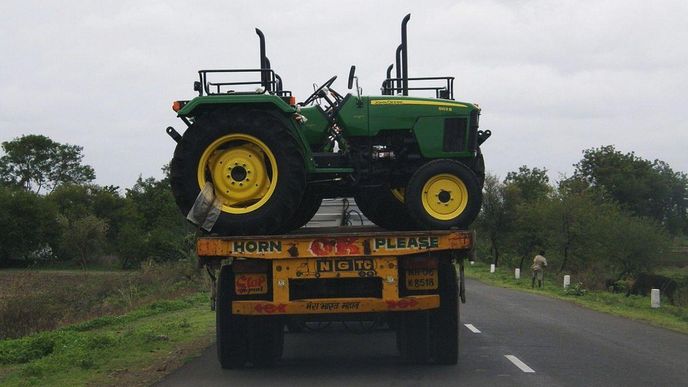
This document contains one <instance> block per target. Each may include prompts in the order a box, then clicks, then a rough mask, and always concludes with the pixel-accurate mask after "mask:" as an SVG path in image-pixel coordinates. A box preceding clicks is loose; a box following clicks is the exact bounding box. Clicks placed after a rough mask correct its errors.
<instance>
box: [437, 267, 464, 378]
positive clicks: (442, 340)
mask: <svg viewBox="0 0 688 387" xmlns="http://www.w3.org/2000/svg"><path fill="white" fill-rule="evenodd" d="M438 275H439V294H440V308H439V309H437V310H435V311H433V312H432V315H431V318H430V326H431V328H432V329H431V332H432V336H433V337H432V343H433V349H432V357H433V358H434V360H435V362H436V363H438V364H447V365H453V364H456V363H457V361H458V357H459V287H458V282H457V278H456V267H455V266H454V265H453V264H452V263H451V262H443V263H442V264H441V265H440V268H439V273H438Z"/></svg>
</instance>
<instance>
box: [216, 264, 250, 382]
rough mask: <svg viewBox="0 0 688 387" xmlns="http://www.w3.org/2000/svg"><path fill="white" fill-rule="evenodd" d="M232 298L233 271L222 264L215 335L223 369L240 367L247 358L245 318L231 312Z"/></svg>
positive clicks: (218, 286) (218, 355)
mask: <svg viewBox="0 0 688 387" xmlns="http://www.w3.org/2000/svg"><path fill="white" fill-rule="evenodd" d="M233 298H234V272H232V267H231V266H223V267H222V269H220V277H219V278H218V281H217V306H216V308H215V335H216V338H217V359H218V360H219V361H220V365H221V366H222V368H224V369H233V368H241V367H243V366H244V364H245V363H246V360H247V350H248V348H247V340H246V337H247V325H246V319H245V317H242V316H236V315H234V314H233V313H232V299H233Z"/></svg>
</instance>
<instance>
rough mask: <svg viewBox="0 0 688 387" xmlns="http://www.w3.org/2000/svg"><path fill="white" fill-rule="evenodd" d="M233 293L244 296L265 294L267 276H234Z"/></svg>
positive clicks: (266, 290) (242, 274)
mask: <svg viewBox="0 0 688 387" xmlns="http://www.w3.org/2000/svg"><path fill="white" fill-rule="evenodd" d="M234 291H235V292H236V294H238V295H241V296H246V295H250V294H265V293H267V292H268V276H267V274H264V273H263V274H244V273H241V274H236V277H234Z"/></svg>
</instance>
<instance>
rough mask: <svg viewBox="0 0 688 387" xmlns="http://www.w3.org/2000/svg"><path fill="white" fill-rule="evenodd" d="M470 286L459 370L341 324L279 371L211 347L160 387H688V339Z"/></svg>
mask: <svg viewBox="0 0 688 387" xmlns="http://www.w3.org/2000/svg"><path fill="white" fill-rule="evenodd" d="M466 288H467V303H466V304H463V305H461V324H460V327H459V329H460V355H459V356H460V357H459V364H458V365H457V366H437V365H408V364H403V363H402V362H401V361H400V359H399V355H398V353H397V351H396V346H395V339H394V333H393V332H391V331H386V330H376V331H372V332H368V333H354V332H351V331H350V330H347V329H345V327H344V326H342V325H341V324H333V325H332V326H330V327H329V328H328V329H326V330H325V331H322V332H306V333H287V334H286V339H285V349H284V358H283V360H282V361H281V362H280V363H279V364H278V365H277V366H276V367H275V368H271V369H244V370H222V369H221V368H220V366H219V364H218V362H217V359H216V357H215V347H211V348H208V350H207V351H205V352H204V353H203V355H202V356H201V357H199V358H197V359H195V360H193V361H191V362H190V363H188V364H187V365H186V366H184V367H182V368H180V369H179V370H177V371H175V372H174V373H172V374H171V375H169V376H168V377H167V378H166V379H164V380H163V381H162V382H161V383H160V384H159V385H160V386H194V387H201V386H222V385H238V386H252V385H255V386H266V385H294V386H296V385H298V386H306V385H314V386H322V385H328V386H329V385H342V386H352V385H376V386H419V385H423V386H425V385H432V386H444V385H462V386H488V385H489V386H688V335H684V334H680V333H675V332H672V331H668V330H665V329H661V328H655V327H651V326H648V325H646V324H643V323H639V322H635V321H631V320H627V319H623V318H618V317H613V316H609V315H606V314H602V313H598V312H594V311H590V310H587V309H584V308H581V307H578V306H575V305H573V304H570V303H567V302H563V301H558V300H554V299H551V298H548V297H544V296H539V295H533V294H528V293H522V292H517V291H513V290H508V289H501V288H496V287H492V286H488V285H485V284H482V283H479V282H476V281H471V280H469V281H468V283H467V285H466ZM648 302H649V301H648ZM465 324H469V327H467V326H466V325H465ZM355 327H357V323H350V328H355ZM475 331H479V332H480V333H477V332H475ZM510 358H511V360H510ZM531 371H532V372H531Z"/></svg>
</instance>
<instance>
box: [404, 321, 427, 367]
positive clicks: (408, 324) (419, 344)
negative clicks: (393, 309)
mask: <svg viewBox="0 0 688 387" xmlns="http://www.w3.org/2000/svg"><path fill="white" fill-rule="evenodd" d="M397 347H398V349H399V352H400V353H401V359H402V360H403V361H404V362H408V363H417V364H422V363H427V362H428V360H429V359H430V349H431V348H430V347H431V341H430V314H429V312H427V311H421V312H402V313H401V316H399V328H398V330H397Z"/></svg>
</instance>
